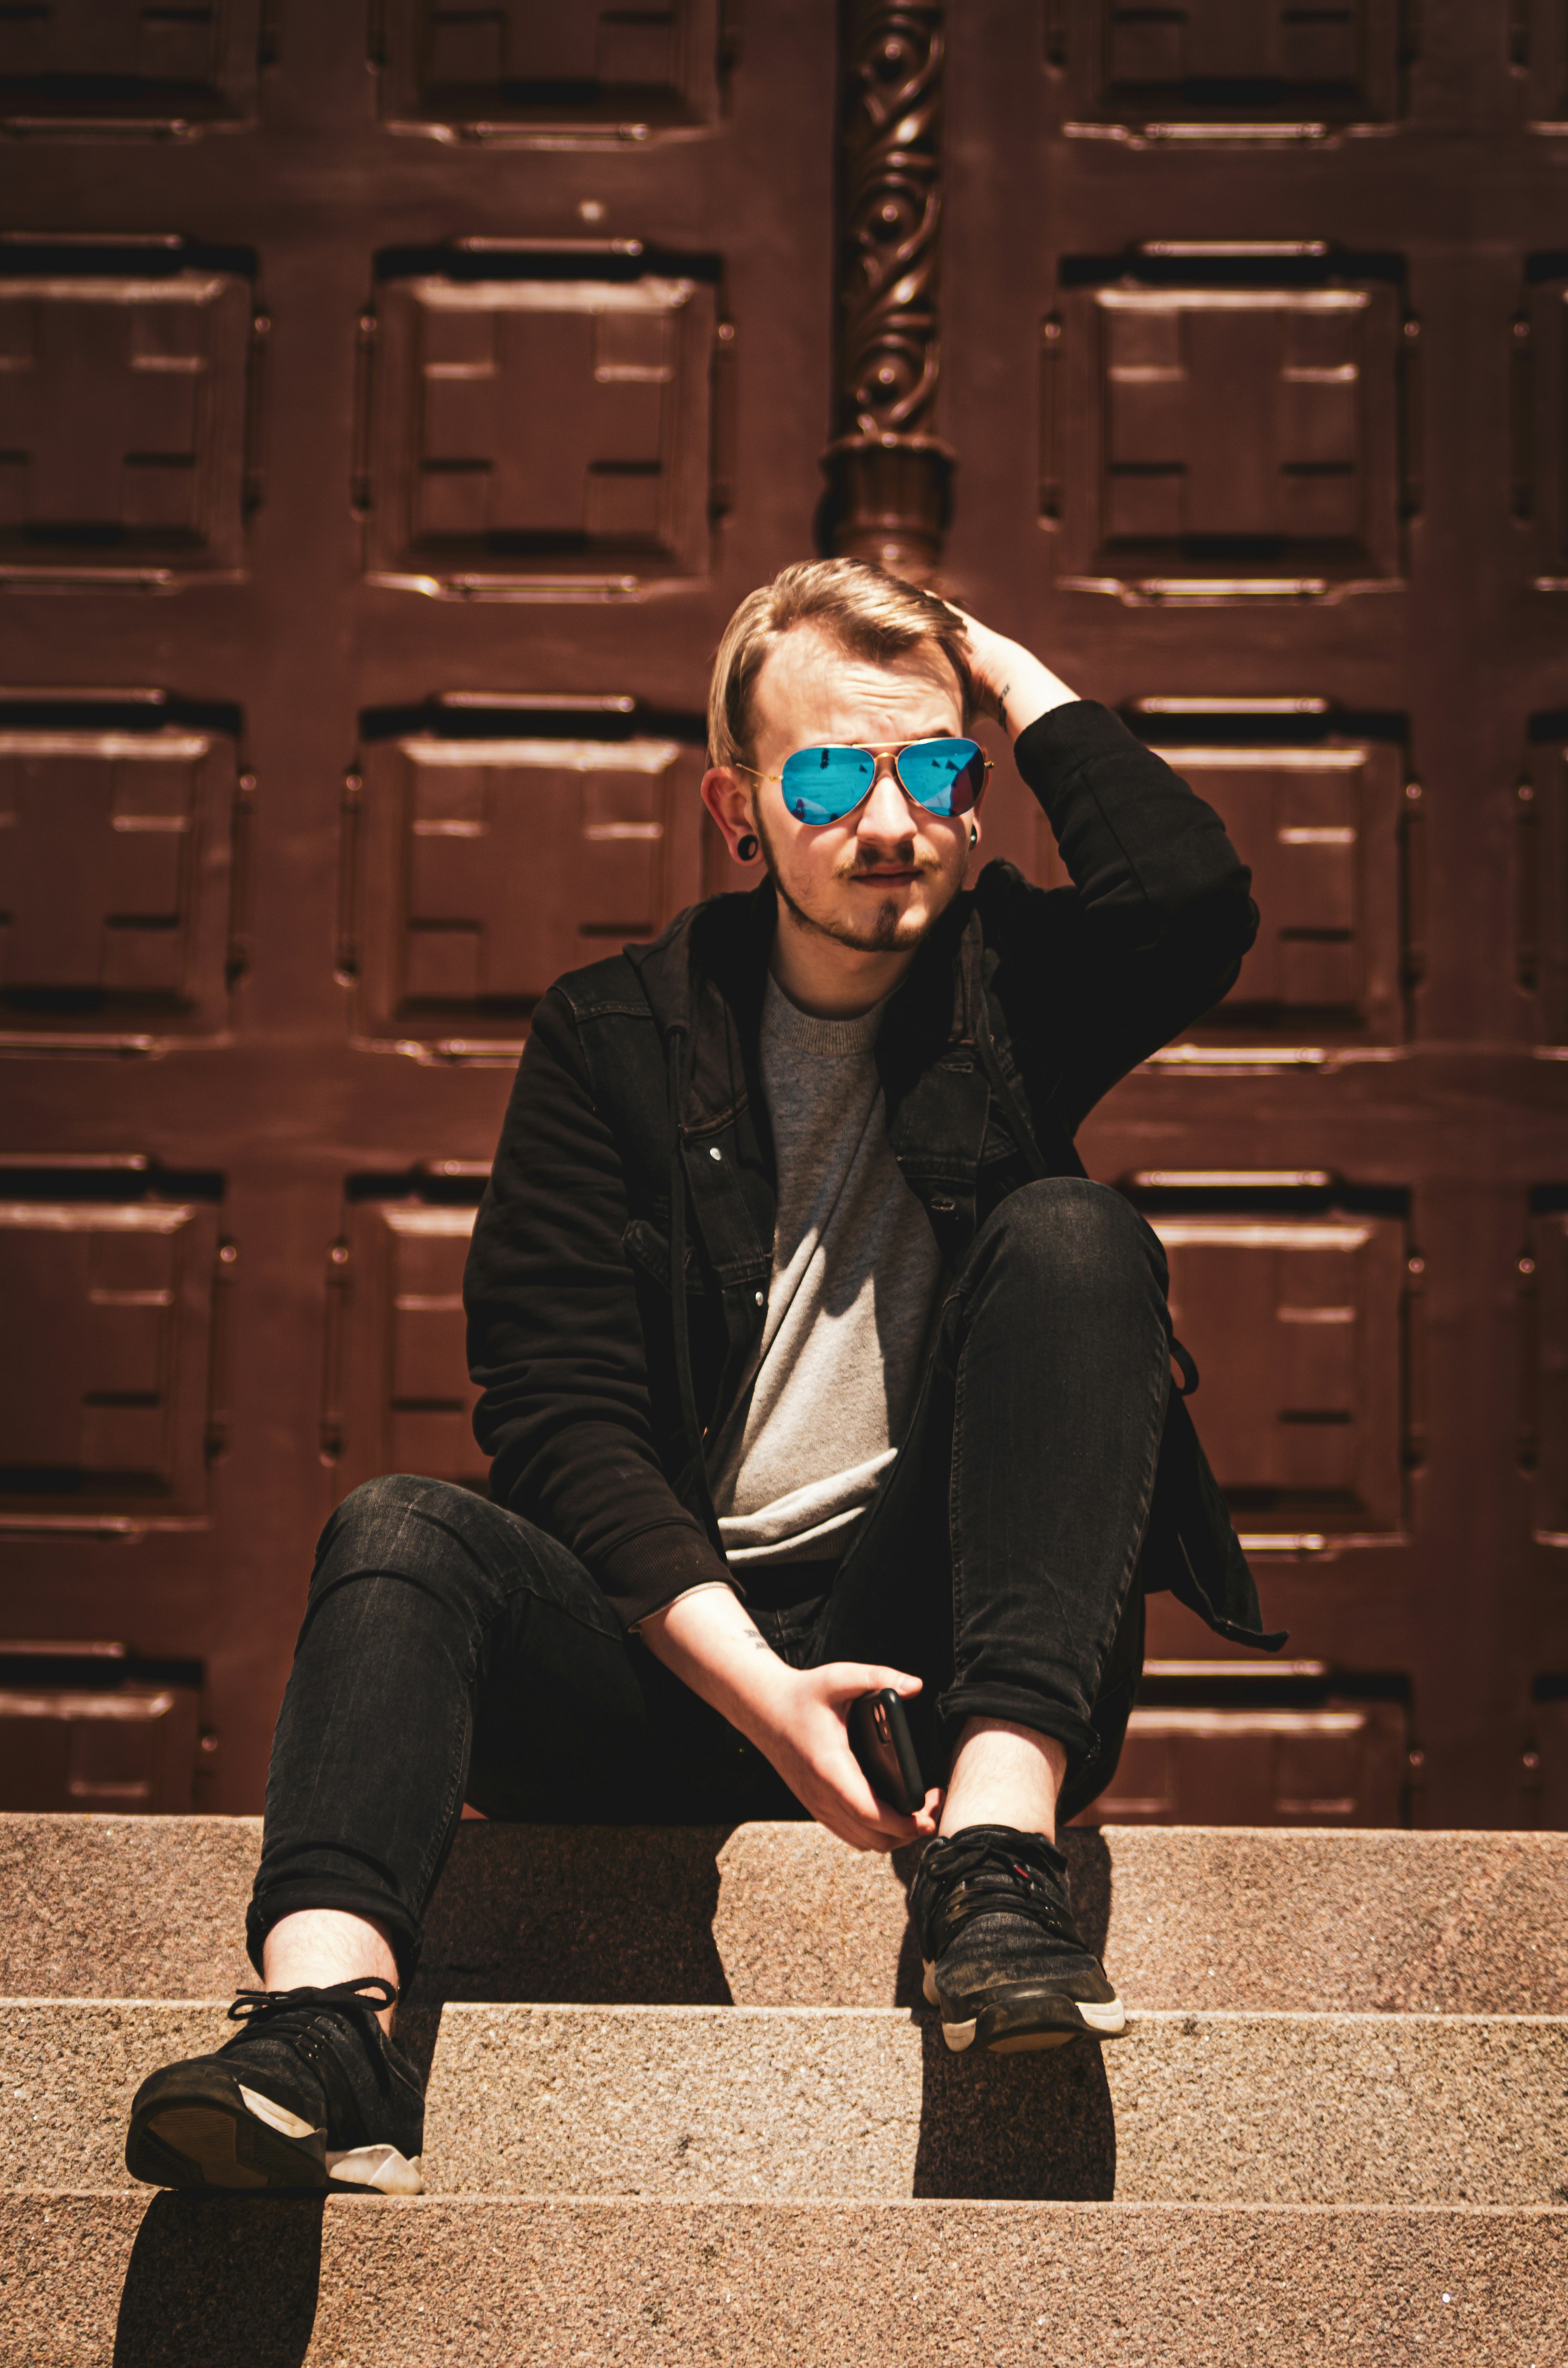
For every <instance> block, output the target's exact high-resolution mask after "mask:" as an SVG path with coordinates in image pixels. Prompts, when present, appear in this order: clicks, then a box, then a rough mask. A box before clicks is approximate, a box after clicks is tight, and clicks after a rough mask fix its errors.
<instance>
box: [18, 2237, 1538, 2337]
mask: <svg viewBox="0 0 1568 2368" xmlns="http://www.w3.org/2000/svg"><path fill="white" fill-rule="evenodd" d="M0 2280H3V2282H4V2284H3V2291H4V2293H5V2294H6V2318H7V2325H8V2334H7V2339H6V2340H7V2357H8V2358H14V2359H15V2360H17V2362H27V2363H28V2368H111V2363H112V2368H171V2363H173V2362H177V2363H178V2368H283V2363H284V2362H288V2363H290V2368H405V2363H407V2368H413V2363H415V2362H419V2363H422V2368H423V2364H424V2363H428V2362H433V2361H437V2362H450V2363H452V2368H517V2362H520V2361H524V2360H526V2361H527V2362H528V2368H608V2363H612V2362H613V2363H623V2364H624V2368H691V2363H692V2362H704V2363H707V2368H743V2363H744V2368H801V2362H810V2363H811V2368H851V2363H853V2368H859V2363H860V2362H863V2361H865V2359H866V2358H867V2357H868V2355H871V2356H873V2357H876V2358H886V2359H888V2360H891V2361H894V2362H898V2363H899V2368H927V2363H929V2368H937V2363H938V2362H939V2363H941V2368H981V2363H984V2368H1025V2363H1028V2368H1155V2363H1157V2368H1239V2363H1242V2362H1244V2363H1245V2364H1246V2368H1329V2363H1331V2362H1332V2363H1333V2368H1344V2363H1345V2362H1346V2360H1347V2359H1349V2360H1365V2361H1369V2362H1380V2363H1381V2362H1393V2361H1401V2362H1403V2361H1413V2362H1416V2361H1418V2362H1422V2363H1424V2368H1557V2363H1558V2362H1560V2361H1561V2359H1562V2296H1563V2293H1564V2290H1565V2285H1568V2211H1562V2210H1551V2209H1546V2210H1536V2211H1505V2212H1497V2211H1487V2210H1479V2209H1476V2208H1474V2207H1469V2208H1466V2207H1440V2208H1430V2207H1426V2208H1423V2207H1416V2208H1414V2209H1411V2208H1392V2207H1386V2206H1385V2207H1381V2208H1378V2209H1374V2210H1357V2209H1352V2208H1345V2207H1337V2208H1335V2207H1330V2208H1324V2207H1318V2206H1312V2207H1307V2208H1304V2209H1303V2208H1296V2209H1292V2208H1288V2207H1278V2206H1273V2207H1270V2206H1267V2205H1265V2206H1256V2205H1253V2206H1247V2205H1220V2206H1213V2205H1209V2206H1191V2205H1188V2206H1186V2207H1181V2206H1171V2205H1162V2204H1153V2205H1145V2206H1138V2205H1127V2204H1120V2203H1101V2204H1075V2205H1074V2204H1066V2205H1062V2204H1056V2205H1052V2204H1040V2203H844V2202H835V2203H826V2204H824V2203H764V2204H758V2203H750V2204H748V2203H597V2202H591V2201H575V2200H574V2201H540V2200H537V2199H527V2200H524V2199H517V2200H516V2201H512V2200H506V2199H500V2198H495V2197H480V2198H453V2199H450V2200H447V2199H439V2198H431V2197H424V2198H421V2199H420V2200H419V2201H418V2202H415V2203H381V2202H376V2201H370V2200H368V2199H366V2200H361V2199H359V2198H350V2197H334V2198H333V2199H332V2200H331V2201H330V2202H328V2203H326V2205H325V2206H324V2207H323V2206H322V2205H320V2204H312V2203H288V2202H281V2201H273V2202H269V2203H265V2204H261V2205H257V2204H255V2203H244V2202H243V2201H238V2200H235V2201H231V2200H229V2199H227V2198H224V2199H215V2200H207V2201H197V2200H193V2199H188V2198H186V2197H181V2196H173V2195H161V2196H157V2197H154V2198H152V2199H151V2200H148V2199H147V2198H146V2197H145V2196H144V2195H113V2196H108V2195H104V2196H79V2195H60V2194H55V2195H39V2194H12V2195H4V2196H0Z"/></svg>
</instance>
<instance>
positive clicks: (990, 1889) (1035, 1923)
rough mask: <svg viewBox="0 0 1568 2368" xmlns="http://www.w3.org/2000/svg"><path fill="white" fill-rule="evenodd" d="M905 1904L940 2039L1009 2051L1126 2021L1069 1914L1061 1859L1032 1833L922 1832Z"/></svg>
mask: <svg viewBox="0 0 1568 2368" xmlns="http://www.w3.org/2000/svg"><path fill="white" fill-rule="evenodd" d="M909 1912H910V1914H911V1916H912V1917H913V1918H914V1919H915V1930H916V1931H917V1932H918V1933H919V1935H920V1947H921V1953H922V1955H923V1956H924V1958H925V1961H926V1999H927V2001H928V2002H929V2003H930V2004H931V2005H932V2006H936V2007H940V2008H941V2009H942V2036H943V2038H944V2039H945V2040H946V2041H947V2043H948V2045H949V2047H951V2048H954V2049H957V2050H962V2049H965V2048H973V2049H975V2050H976V2051H977V2052H979V2051H981V2050H983V2049H989V2051H990V2053H991V2054H992V2055H1020V2054H1022V2053H1023V2052H1024V2051H1025V2050H1026V2049H1028V2050H1033V2049H1036V2048H1041V2047H1061V2046H1062V2045H1063V2044H1065V2043H1066V2041H1068V2040H1069V2039H1076V2038H1078V2037H1079V2036H1080V2034H1081V2033H1086V2034H1087V2035H1088V2036H1089V2037H1090V2038H1091V2039H1117V2038H1119V2037H1120V2035H1121V2033H1122V2032H1124V2031H1125V2030H1126V2028H1127V2011H1126V2009H1125V2008H1124V2007H1123V2005H1122V2003H1121V2000H1120V1999H1119V1998H1118V1997H1117V1995H1116V1992H1115V1991H1114V1990H1113V1989H1112V1987H1111V1986H1110V1984H1109V1983H1108V1981H1107V1979H1106V1976H1105V1968H1104V1966H1103V1965H1102V1964H1100V1961H1099V1959H1098V1958H1097V1957H1096V1955H1095V1954H1094V1953H1093V1952H1092V1951H1091V1950H1090V1949H1088V1948H1087V1947H1085V1943H1084V1941H1083V1939H1082V1937H1081V1935H1080V1933H1079V1931H1078V1928H1077V1926H1076V1925H1075V1924H1074V1921H1073V1907H1072V1903H1071V1901H1070V1900H1069V1898H1068V1896H1067V1861H1066V1860H1065V1859H1064V1858H1063V1857H1062V1852H1061V1851H1060V1850H1058V1849H1056V1847H1055V1846H1054V1844H1053V1843H1051V1842H1048V1841H1047V1840H1046V1839H1045V1836H1044V1835H1043V1834H1021V1833H1017V1832H1015V1830H1014V1828H1013V1827H1011V1826H965V1827H963V1828H962V1830H961V1831H960V1832H959V1833H956V1834H953V1835H951V1836H950V1837H949V1839H947V1840H946V1841H935V1842H932V1843H931V1844H930V1845H929V1846H928V1847H927V1849H926V1855H925V1857H924V1858H923V1859H922V1860H921V1861H920V1866H919V1870H918V1872H917V1873H916V1874H915V1882H914V1884H913V1886H912V1888H911V1890H910V1895H909Z"/></svg>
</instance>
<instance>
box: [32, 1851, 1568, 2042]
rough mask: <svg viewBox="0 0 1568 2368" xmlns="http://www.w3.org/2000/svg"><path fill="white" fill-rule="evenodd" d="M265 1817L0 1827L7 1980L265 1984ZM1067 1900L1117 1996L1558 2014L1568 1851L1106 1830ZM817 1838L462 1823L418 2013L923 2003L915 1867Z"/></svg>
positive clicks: (442, 1890) (1076, 1870)
mask: <svg viewBox="0 0 1568 2368" xmlns="http://www.w3.org/2000/svg"><path fill="white" fill-rule="evenodd" d="M259 1839H260V1826H259V1822H258V1821H257V1820H256V1819H253V1818H244V1817H236V1818H227V1817H99V1816H0V1990H5V1991H6V1992H8V1993H10V1994H11V1995H12V1996H17V1997H20V1996H31V1997H43V1996H54V1997H58V1996H71V1997H83V1996H92V1997H102V1998H201V1997H210V1996H213V1995H216V1994H218V1993H220V1992H222V1993H224V1994H228V1993H229V1992H230V1991H231V1990H232V1989H233V1987H236V1986H238V1985H240V1984H242V1983H248V1982H253V1981H254V1980H255V1975H254V1974H253V1973H252V1972H251V1970H250V1968H249V1966H248V1965H247V1964H246V1963H245V1959H244V1946H243V1937H242V1936H243V1930H244V1904H245V1900H246V1898H247V1896H248V1895H249V1890H250V1880H251V1873H252V1870H253V1868H254V1866H255V1863H256V1853H257V1850H258V1848H259ZM1067 1849H1068V1855H1069V1858H1070V1861H1071V1863H1072V1870H1073V1888H1074V1899H1075V1901H1076V1903H1077V1906H1078V1911H1079V1916H1080V1919H1081V1921H1082V1923H1083V1926H1084V1929H1085V1936H1086V1937H1087V1938H1088V1939H1089V1940H1090V1941H1091V1942H1092V1943H1093V1945H1094V1946H1096V1948H1098V1949H1100V1950H1101V1951H1102V1952H1103V1954H1104V1955H1105V1958H1106V1961H1107V1964H1108V1966H1109V1968H1110V1969H1111V1971H1112V1972H1113V1973H1114V1975H1115V1977H1116V1980H1117V1983H1118V1986H1119V1989H1120V1991H1121V1994H1122V1996H1123V1997H1124V1998H1126V1999H1127V2001H1128V2003H1129V2004H1130V2005H1131V2006H1134V2007H1139V2008H1143V2009H1151V2010H1156V2009H1177V2008H1195V2009H1212V2010H1217V2011H1223V2010H1232V2009H1233V2010H1242V2009H1258V2010H1267V2009H1276V2008H1278V2009H1312V2010H1317V2011H1323V2012H1332V2011H1349V2012H1360V2011H1369V2012H1371V2011H1377V2012H1390V2011H1406V2012H1417V2011H1425V2012H1434V2013H1467V2012H1468V2013H1478V2014H1486V2013H1505V2014H1507V2013H1528V2014H1562V2013H1568V1918H1565V1917H1564V1916H1563V1914H1562V1900H1563V1899H1564V1897H1568V1834H1547V1833H1525V1834H1496V1833H1400V1832H1390V1831H1362V1832H1356V1831H1345V1830H1322V1829H1319V1830H1315V1831H1314V1830H1300V1829H1298V1830H1291V1829H1289V1828H1268V1829H1260V1830H1249V1829H1244V1828H1236V1829H1224V1828H1215V1827H1139V1826H1123V1827H1114V1826H1108V1827H1100V1828H1098V1829H1084V1830H1080V1831H1076V1832H1074V1833H1070V1834H1069V1835H1068V1836H1067ZM912 1871H913V1869H912V1864H911V1862H910V1860H909V1857H908V1855H907V1854H906V1853H903V1852H900V1853H899V1855H898V1859H897V1861H888V1860H886V1859H883V1858H880V1857H874V1856H865V1855H861V1854H859V1853H858V1852H856V1851H853V1850H846V1848H845V1847H844V1846H843V1844H841V1843H839V1842H837V1841H835V1839H833V1837H832V1836H831V1835H830V1834H828V1833H826V1832H824V1830H823V1828H822V1827H818V1826H812V1825H809V1824H793V1825H749V1826H738V1827H733V1828H731V1827H631V1828H616V1827H581V1828H571V1827H549V1826H500V1825H486V1824H483V1823H478V1822H470V1823H466V1824H464V1825H463V1826H462V1827H460V1829H459V1832H458V1836H457V1840H456V1844H455V1846H454V1848H453V1850H452V1854H451V1858H450V1860H449V1863H448V1866H447V1870H446V1873H444V1875H443V1876H442V1879H441V1884H440V1886H439V1888H438V1890H437V1896H436V1898H435V1901H434V1902H433V1904H432V1909H431V1916H430V1923H429V1936H428V1941H427V1945H426V1957H425V1965H424V1969H423V1971H422V1974H421V1976H420V1983H419V1988H418V1990H417V1991H416V1992H415V1993H414V1994H413V1995H414V1996H416V1997H422V1998H424V1999H425V2000H426V2001H434V2000H438V1999H440V1998H493V1999H505V1998H516V1999H533V2000H540V1999H551V2000H561V2001H579V2002H584V2003H588V2002H596V2001H597V2002H603V2003H612V2004H613V2003H625V2004H641V2003H647V2004H669V2005H699V2006H700V2005H720V2004H724V2003H728V2002H733V2003H734V2004H736V2005H741V2006H790V2005H793V2006H889V2005H893V2004H901V2005H908V2004H913V2003H914V2002H915V1999H916V1998H917V1997H918V1994H919V1966H918V1963H917V1961H916V1957H915V1951H914V1949H913V1947H912V1945H911V1943H910V1941H909V1937H908V1934H907V1930H906V1925H905V1916H904V1889H905V1885H906V1884H907V1882H908V1879H909V1876H910V1874H911V1873H912Z"/></svg>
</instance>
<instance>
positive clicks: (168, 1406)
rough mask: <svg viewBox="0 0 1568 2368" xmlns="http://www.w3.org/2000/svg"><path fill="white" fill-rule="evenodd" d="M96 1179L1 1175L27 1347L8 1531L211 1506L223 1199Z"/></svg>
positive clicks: (3, 1276) (7, 1432) (2, 1222)
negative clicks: (87, 1191) (54, 1191)
mask: <svg viewBox="0 0 1568 2368" xmlns="http://www.w3.org/2000/svg"><path fill="white" fill-rule="evenodd" d="M51 1180H54V1181H56V1182H57V1185H58V1189H59V1192H60V1197H58V1198H54V1199H51V1198H50V1197H49V1186H50V1183H51ZM82 1182H83V1178H82V1175H81V1173H80V1171H76V1170H71V1169H65V1170H62V1172H61V1174H60V1176H59V1178H58V1179H51V1178H50V1177H49V1175H48V1174H47V1173H45V1174H44V1175H42V1176H40V1172H39V1171H37V1170H36V1169H32V1168H28V1169H25V1170H22V1171H20V1172H18V1173H16V1174H12V1173H8V1172H6V1171H0V1304H3V1305H4V1307H5V1309H6V1328H7V1334H8V1337H9V1338H10V1340H11V1341H12V1343H13V1346H14V1349H16V1350H17V1353H13V1354H12V1355H11V1356H10V1357H8V1358H7V1359H6V1360H5V1362H4V1365H3V1367H0V1442H3V1445H0V1458H3V1460H0V1529H17V1528H22V1529H36V1528H39V1527H40V1526H43V1527H64V1528H83V1529H95V1528H105V1527H107V1528H109V1529H116V1528H120V1527H123V1526H124V1525H125V1523H126V1521H127V1520H129V1521H131V1522H133V1523H134V1522H137V1521H141V1520H146V1521H150V1522H153V1523H154V1524H155V1523H156V1522H158V1521H160V1520H169V1519H176V1520H178V1519H189V1518H191V1517H192V1516H195V1515H199V1513H200V1511H201V1509H202V1507H203V1504H204V1502H205V1496H206V1487H205V1470H206V1463H205V1456H206V1431H207V1416H208V1407H209V1371H208V1369H209V1362H210V1358H209V1344H210V1330H211V1307H212V1292H213V1284H214V1281H215V1279H216V1276H217V1272H218V1247H219V1246H218V1210H217V1207H216V1205H215V1202H214V1201H211V1200H208V1199H205V1198H203V1199H200V1200H195V1199H191V1200H185V1199H177V1198H173V1197H169V1198H165V1197H161V1196H160V1195H159V1194H158V1193H157V1192H155V1191H148V1192H147V1193H145V1194H144V1195H140V1194H138V1195H135V1196H134V1197H127V1198H125V1199H123V1200H120V1199H109V1198H106V1197H101V1196H100V1195H99V1194H98V1192H97V1187H96V1185H95V1188H94V1197H91V1198H88V1197H84V1196H83V1195H82V1191H81V1187H82ZM108 1189H109V1190H112V1189H113V1187H112V1185H110V1186H109V1187H108ZM133 1190H134V1188H133V1186H131V1185H130V1184H128V1186H127V1192H128V1196H129V1195H131V1194H132V1193H133ZM23 1343H25V1344H26V1354H25V1355H24V1354H22V1353H20V1348H21V1344H23Z"/></svg>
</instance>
